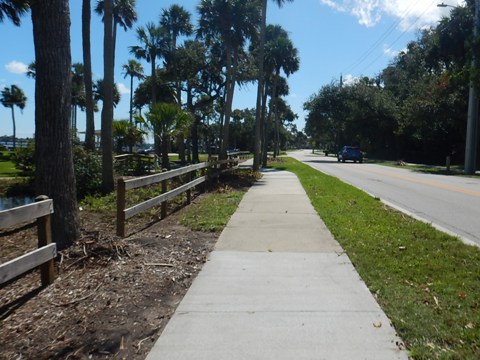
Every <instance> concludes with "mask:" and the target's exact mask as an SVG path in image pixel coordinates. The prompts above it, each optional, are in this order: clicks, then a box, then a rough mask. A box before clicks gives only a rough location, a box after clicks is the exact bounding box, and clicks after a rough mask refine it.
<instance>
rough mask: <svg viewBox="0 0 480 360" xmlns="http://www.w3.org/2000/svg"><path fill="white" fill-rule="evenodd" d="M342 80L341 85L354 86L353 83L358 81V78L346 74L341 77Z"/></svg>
mask: <svg viewBox="0 0 480 360" xmlns="http://www.w3.org/2000/svg"><path fill="white" fill-rule="evenodd" d="M342 79H343V85H347V86H348V85H354V84H355V83H357V82H358V80H360V78H359V77H358V76H353V75H352V74H347V75H344V76H343V77H342Z"/></svg>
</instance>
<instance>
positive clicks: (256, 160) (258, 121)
mask: <svg viewBox="0 0 480 360" xmlns="http://www.w3.org/2000/svg"><path fill="white" fill-rule="evenodd" d="M261 21H262V23H261V28H260V49H259V52H258V74H257V78H258V80H257V81H258V88H257V105H256V106H257V107H256V109H255V144H254V157H253V171H258V170H259V169H260V161H261V149H262V128H263V127H264V126H263V124H262V119H264V116H263V114H262V113H263V107H264V105H265V103H263V106H262V98H263V88H264V83H265V81H264V69H263V68H264V57H265V33H266V31H265V30H266V27H267V0H262V20H261Z"/></svg>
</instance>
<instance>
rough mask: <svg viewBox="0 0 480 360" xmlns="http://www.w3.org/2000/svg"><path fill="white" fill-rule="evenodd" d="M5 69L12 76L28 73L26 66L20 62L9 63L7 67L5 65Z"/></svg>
mask: <svg viewBox="0 0 480 360" xmlns="http://www.w3.org/2000/svg"><path fill="white" fill-rule="evenodd" d="M5 69H7V70H8V71H9V72H11V73H13V74H25V73H26V72H27V71H28V65H25V64H24V63H22V62H20V61H16V60H13V61H10V62H9V63H8V64H7V65H5Z"/></svg>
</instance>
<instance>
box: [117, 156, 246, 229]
mask: <svg viewBox="0 0 480 360" xmlns="http://www.w3.org/2000/svg"><path fill="white" fill-rule="evenodd" d="M237 164H238V160H237V159H235V158H229V159H227V160H220V161H214V162H204V163H200V164H195V165H190V166H185V167H182V168H180V169H176V170H171V171H166V172H163V173H159V174H154V175H148V176H142V177H138V178H133V179H126V178H120V179H118V182H117V235H118V236H122V237H125V227H126V226H125V224H126V220H127V219H129V218H131V217H132V216H135V215H137V214H139V213H141V212H143V211H146V210H148V209H150V208H151V207H153V206H158V205H161V206H162V209H161V218H164V217H165V216H166V209H167V208H166V205H167V201H168V200H171V199H173V198H174V197H176V196H178V195H180V194H183V193H185V192H186V193H187V204H189V203H190V198H191V189H192V188H194V187H196V186H198V185H200V184H202V183H204V182H205V181H207V180H208V178H209V176H207V175H206V170H207V169H213V170H216V173H215V174H213V175H211V177H215V176H218V175H219V174H220V173H221V172H223V171H225V170H228V169H229V168H231V167H233V166H235V165H237ZM222 165H226V166H227V168H226V169H223V170H222V169H221V166H222ZM199 170H201V172H202V174H201V175H200V176H199V177H197V178H196V179H192V174H193V173H194V172H196V171H199ZM187 174H188V175H189V179H190V180H189V181H188V182H187V183H186V184H183V185H181V186H179V187H177V188H175V189H172V190H170V191H167V180H171V179H173V178H176V177H179V176H182V175H187ZM158 183H161V184H162V193H161V194H160V195H158V196H156V197H154V198H151V199H148V200H146V201H143V202H141V203H139V204H136V205H134V206H132V207H129V208H126V195H127V191H128V190H132V189H137V188H140V187H144V186H149V185H154V184H158Z"/></svg>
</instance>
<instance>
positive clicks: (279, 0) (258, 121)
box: [253, 0, 293, 171]
mask: <svg viewBox="0 0 480 360" xmlns="http://www.w3.org/2000/svg"><path fill="white" fill-rule="evenodd" d="M274 1H275V2H276V4H277V6H278V7H282V6H283V4H284V3H286V2H293V0H274ZM267 3H268V0H262V11H261V17H262V19H261V24H260V45H259V51H258V59H257V63H258V73H257V78H258V88H257V106H256V112H255V146H254V148H255V149H254V157H253V171H258V170H259V169H260V157H261V154H260V149H261V136H262V135H261V134H262V130H261V129H262V127H263V124H262V118H263V111H262V107H263V106H264V105H265V104H262V98H263V90H264V70H263V62H264V54H265V52H264V51H265V33H266V28H267Z"/></svg>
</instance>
